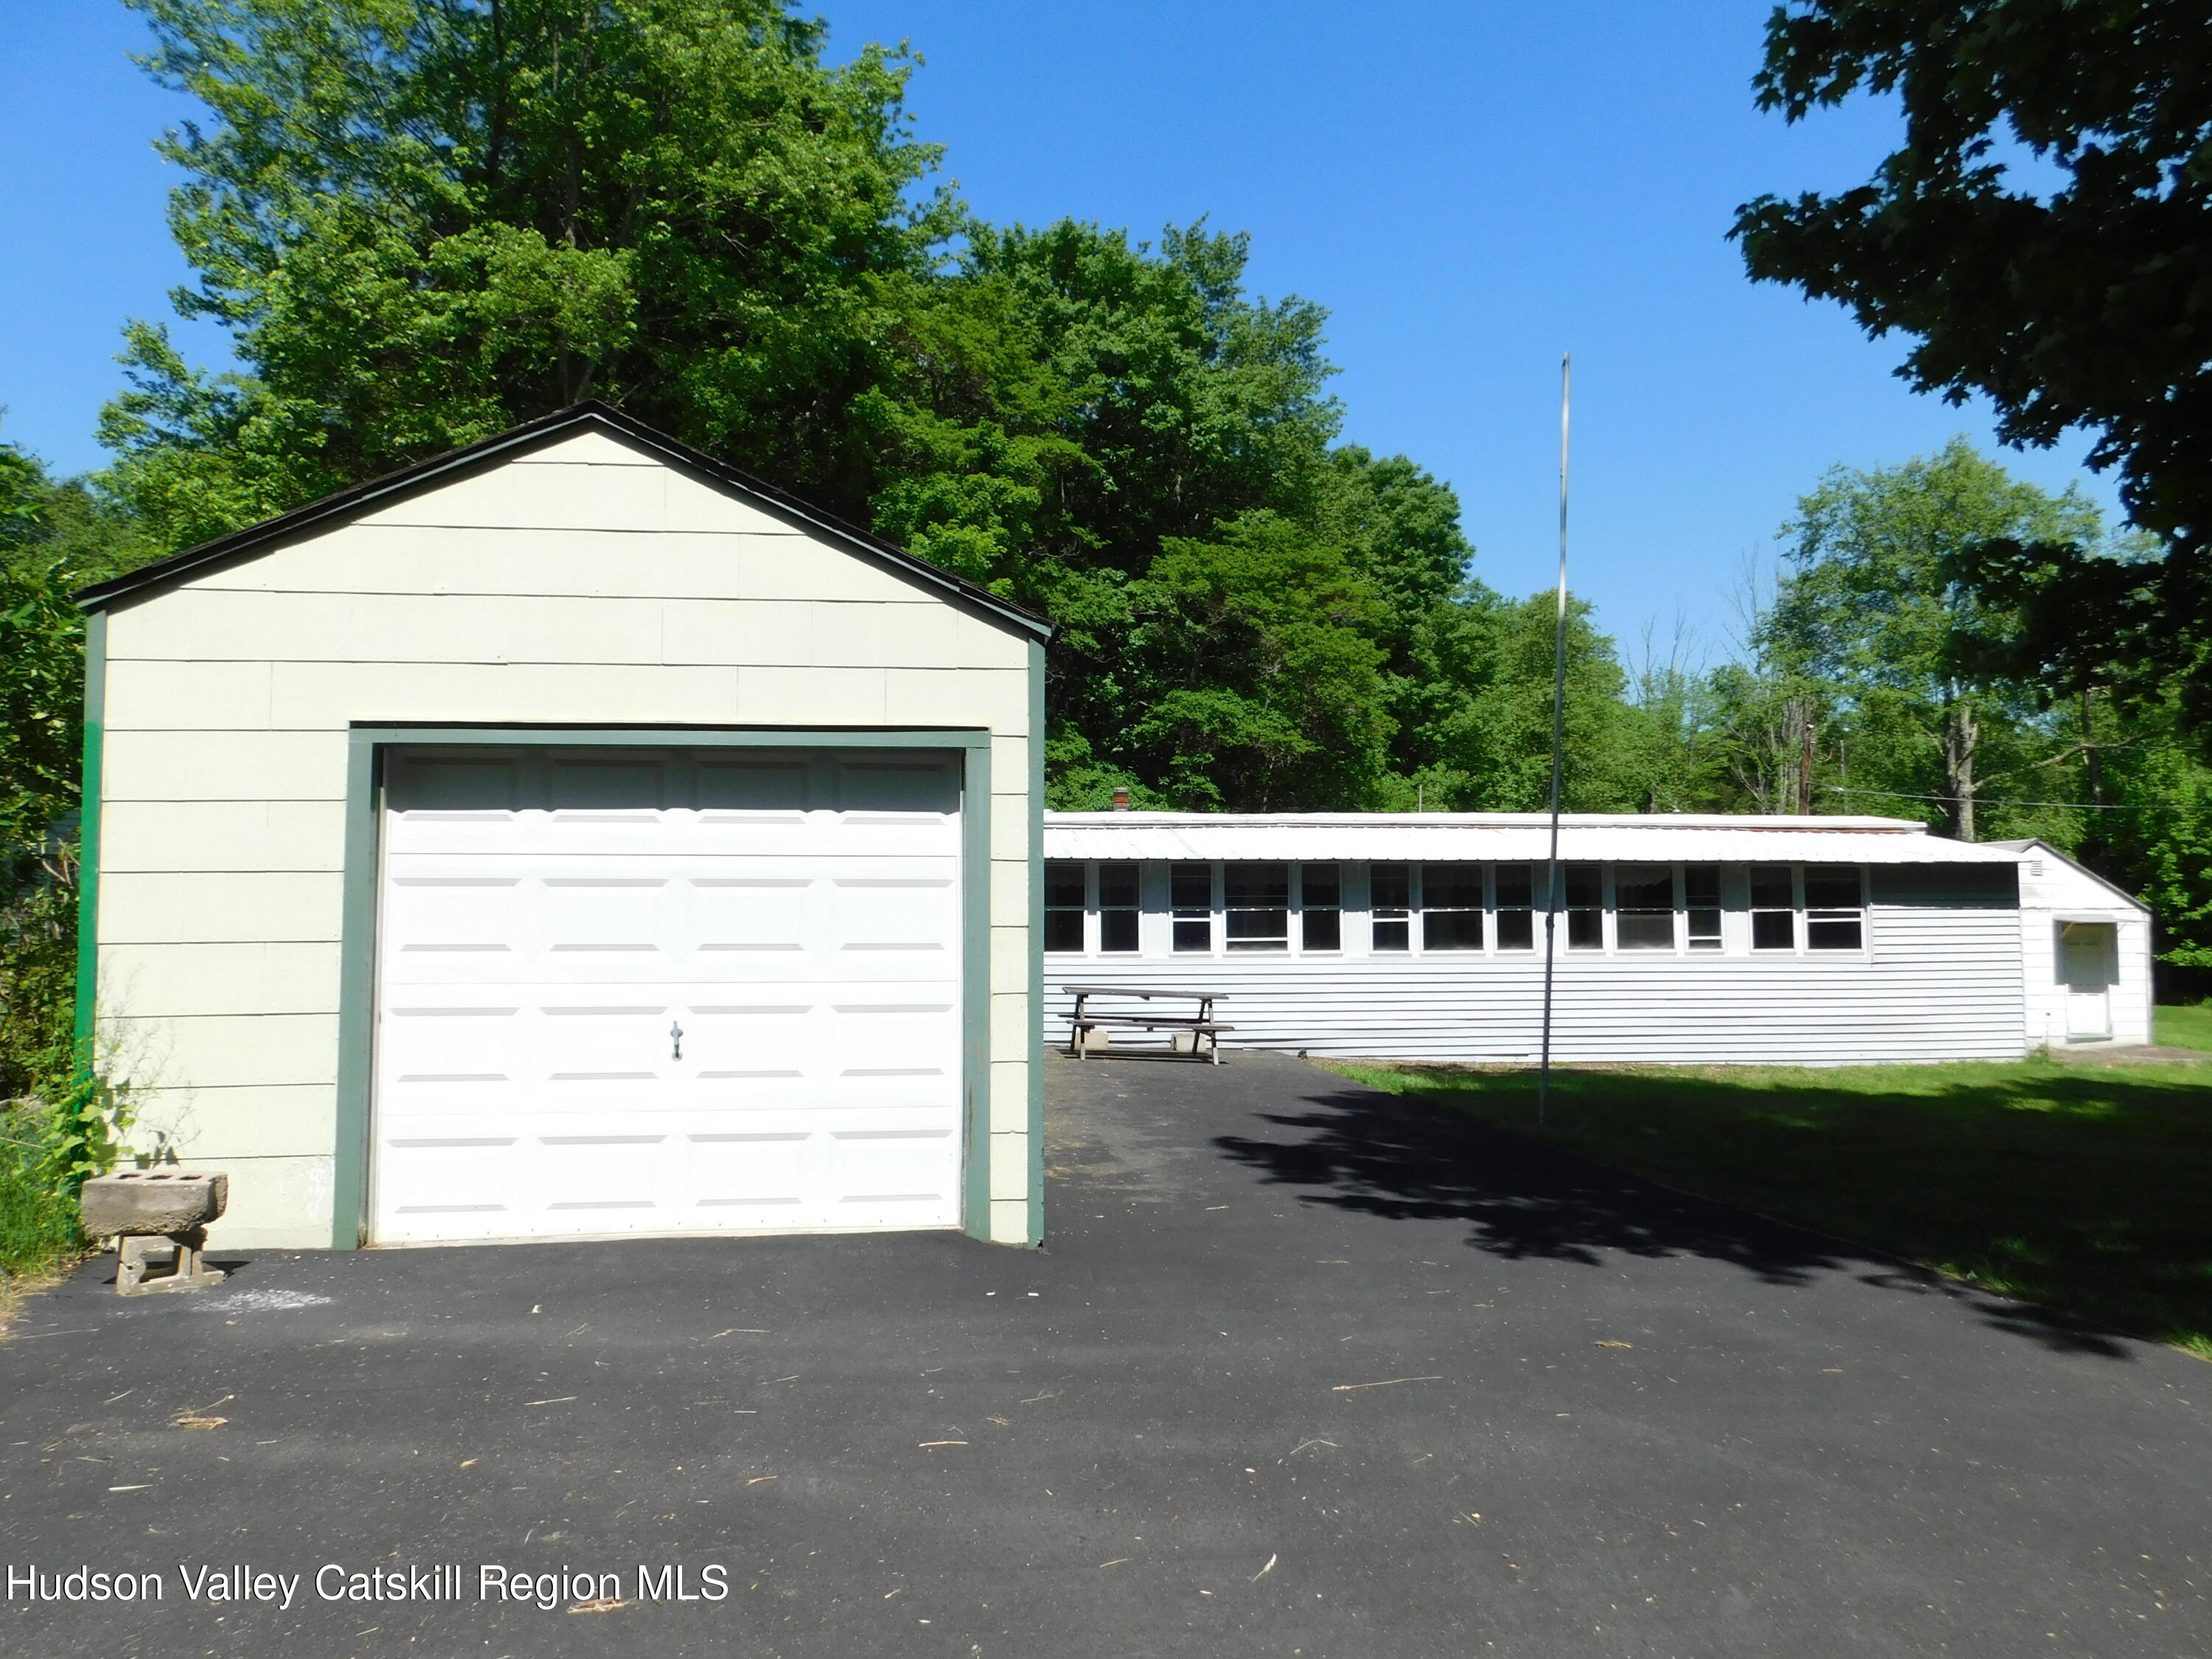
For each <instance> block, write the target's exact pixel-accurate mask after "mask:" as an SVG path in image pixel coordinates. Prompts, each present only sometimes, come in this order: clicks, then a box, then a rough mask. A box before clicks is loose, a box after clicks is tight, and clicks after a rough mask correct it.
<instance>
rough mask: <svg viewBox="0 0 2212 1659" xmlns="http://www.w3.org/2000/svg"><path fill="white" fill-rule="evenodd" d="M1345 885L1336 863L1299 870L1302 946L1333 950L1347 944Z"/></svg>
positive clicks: (1312, 865)
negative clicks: (1344, 908)
mask: <svg viewBox="0 0 2212 1659" xmlns="http://www.w3.org/2000/svg"><path fill="white" fill-rule="evenodd" d="M1343 905H1344V887H1343V883H1342V878H1340V876H1339V875H1338V874H1337V868H1336V866H1334V865H1333V864H1309V865H1307V866H1304V868H1303V869H1301V870H1300V871H1299V872H1298V908H1299V909H1300V911H1301V913H1302V914H1301V916H1300V919H1299V928H1298V945H1299V948H1300V949H1302V950H1307V951H1334V950H1339V949H1340V948H1342V946H1343V944H1344V910H1343Z"/></svg>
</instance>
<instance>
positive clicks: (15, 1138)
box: [0, 1109, 84, 1285]
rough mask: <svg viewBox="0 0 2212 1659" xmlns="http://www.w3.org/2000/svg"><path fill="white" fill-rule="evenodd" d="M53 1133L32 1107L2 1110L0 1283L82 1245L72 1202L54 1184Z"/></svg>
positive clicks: (35, 1271) (49, 1264)
mask: <svg viewBox="0 0 2212 1659" xmlns="http://www.w3.org/2000/svg"><path fill="white" fill-rule="evenodd" d="M52 1133H53V1131H52V1125H51V1124H50V1123H48V1122H46V1121H41V1120H40V1117H39V1116H37V1115H33V1114H32V1113H30V1112H27V1111H23V1110H20V1109H17V1110H7V1111H0V1285H4V1283H5V1281H6V1280H7V1279H9V1278H11V1277H24V1276H36V1275H39V1274H42V1273H48V1272H51V1271H52V1269H53V1268H54V1267H57V1266H58V1265H59V1264H60V1263H62V1262H64V1261H68V1260H69V1259H70V1258H71V1257H72V1256H74V1255H76V1254H77V1252H78V1251H80V1250H81V1249H82V1248H83V1245H84V1238H83V1235H82V1233H81V1232H80V1231H79V1230H78V1225H77V1207H76V1200H74V1199H72V1198H70V1197H69V1196H67V1195H65V1194H63V1193H61V1192H59V1191H58V1190H57V1189H56V1186H55V1182H54V1177H53V1174H52Z"/></svg>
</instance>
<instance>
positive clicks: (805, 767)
mask: <svg viewBox="0 0 2212 1659" xmlns="http://www.w3.org/2000/svg"><path fill="white" fill-rule="evenodd" d="M810 781H811V767H810V765H809V763H807V762H805V761H804V760H770V759H761V760H745V759H739V758H732V759H728V760H719V759H715V760H702V761H701V762H700V763H699V765H698V769H697V772H696V786H695V787H696V795H695V797H694V799H695V802H696V805H697V806H698V808H699V809H700V811H702V812H703V813H705V814H706V815H707V816H708V817H720V818H722V819H724V820H725V821H736V822H741V823H751V824H758V825H780V826H782V827H786V828H790V827H795V826H796V825H798V824H799V823H800V822H801V820H802V818H803V817H804V815H805V811H806V809H807V805H808V799H807V798H808V794H809V784H810Z"/></svg>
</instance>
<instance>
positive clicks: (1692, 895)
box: [1682, 864, 1721, 951]
mask: <svg viewBox="0 0 2212 1659" xmlns="http://www.w3.org/2000/svg"><path fill="white" fill-rule="evenodd" d="M1682 912H1683V918H1684V920H1685V921H1686V922H1687V923H1688V927H1687V933H1688V935H1689V944H1690V948H1691V949H1692V951H1717V950H1719V949H1720V948H1721V867H1720V866H1719V865H1717V864H1686V865H1684V866H1682Z"/></svg>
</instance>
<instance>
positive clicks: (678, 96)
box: [104, 0, 953, 544]
mask: <svg viewBox="0 0 2212 1659" xmlns="http://www.w3.org/2000/svg"><path fill="white" fill-rule="evenodd" d="M131 4H132V5H134V6H135V7H136V9H138V10H140V11H142V12H143V13H144V14H145V15H146V17H147V21H149V24H150V25H151V27H152V28H153V31H154V33H155V40H156V41H157V43H158V46H157V50H156V51H155V53H154V54H153V56H152V57H151V58H150V59H149V67H150V68H151V69H152V70H153V71H154V73H155V76H156V77H157V78H158V79H160V80H161V82H163V83H164V84H166V85H168V86H171V87H173V88H177V89H179V90H180V91H184V92H186V93H189V94H191V95H192V96H193V97H195V98H196V99H197V100H199V101H200V102H201V103H203V104H204V105H205V106H207V108H208V110H209V111H210V113H211V115H212V117H213V121H212V122H211V123H210V125H207V126H205V127H202V126H201V125H197V124H187V125H185V126H184V127H182V128H181V129H180V130H179V131H177V132H175V133H173V134H171V135H170V136H169V137H167V139H166V140H164V142H163V143H162V145H161V149H162V153H163V154H164V155H166V156H167V158H168V159H169V160H170V161H173V162H174V163H176V164H177V165H178V166H179V167H181V168H182V169H183V170H184V172H185V180H186V182H185V184H184V185H181V186H180V187H179V189H178V190H177V191H175V193H174V194H173V197H172V200H171V206H170V222H171V226H172V228H173V231H174V233H175V234H176V238H177V240H178V243H179V246H180V247H181V248H182V250H183V251H184V252H185V257H186V258H188V259H189V260H190V261H191V264H192V266H193V268H194V270H195V272H196V273H197V281H196V283H194V284H193V285H192V286H191V287H190V288H189V289H183V290H180V291H179V295H178V296H177V298H178V303H179V308H180V310H182V312H183V313H185V315H186V316H203V317H212V318H214V319H217V320H218V321H220V322H221V323H222V324H223V325H225V326H226V327H227V328H228V329H229V330H230V331H231V333H232V336H233V339H234V349H235V351H236V353H237V355H238V356H239V358H240V362H242V363H243V364H244V365H245V368H246V372H245V373H244V374H238V375H229V376H221V377H216V378H213V379H210V378H207V377H205V376H203V375H200V374H196V373H194V372H193V371H192V370H191V368H189V367H188V366H187V365H186V364H185V362H183V360H182V359H181V358H180V356H179V355H178V353H177V352H176V351H175V349H173V347H172V346H171V344H170V343H169V342H168V339H167V336H166V334H165V332H164V331H161V329H159V328H157V327H155V326H153V325H145V324H140V325H134V326H133V327H132V329H131V332H130V362H131V367H132V369H133V372H134V376H135V380H136V385H135V386H134V389H133V390H132V391H131V392H128V393H127V394H125V396H124V397H123V398H119V399H118V401H117V402H116V404H114V405H113V406H112V408H111V409H110V410H109V412H108V415H107V417H106V422H105V426H104V435H105V436H106V440H107V441H108V442H109V443H110V444H111V445H112V447H115V448H116V449H117V450H118V453H119V459H118V465H117V468H116V473H115V483H116V487H117V488H118V489H119V490H120V491H121V492H122V493H123V495H125V497H126V498H127V499H129V500H131V501H132V502H133V503H135V504H136V505H137V507H139V508H140V509H141V510H142V511H143V513H145V514H146V516H147V518H148V519H149V522H150V523H151V525H152V526H153V527H154V529H155V533H156V534H157V535H158V536H159V537H160V538H161V539H162V540H164V541H166V542H167V543H169V544H182V543H185V542H189V541H192V540H195V539H198V538H202V537H205V536H209V535H212V534H215V533H218V532H222V531H224V530H227V529H230V528H233V527H235V526H238V525H240V524H241V523H246V522H250V521H252V520H257V519H259V518H262V517H265V516H267V515H269V514H270V513H275V512H278V511H282V510H283V509H284V508H287V507H291V506H294V505H296V504H298V503H299V502H300V501H303V500H307V499H309V498H312V497H313V496H314V495H319V494H322V493H324V492H325V491H326V490H329V489H333V488H336V487H338V486H340V485H343V484H345V483H351V482H354V481H356V480H357V479H360V478H363V477H372V476H374V475H376V474H378V473H380V472H384V471H389V470H391V469H392V468H394V467H396V466H399V465H405V464H407V463H409V462H411V461H414V460H416V459H422V458H423V457H425V456H428V455H430V454H435V453H439V452H441V451H443V450H446V449H448V448H451V447H454V446H456V445H459V444H463V443H467V442H469V441H473V440H475V439H477V438H480V437H483V436H484V435H488V434H490V433H493V432H496V431H499V430H501V429H502V428H506V427H507V426H510V425H513V424H514V423H515V422H518V421H520V420H525V419H528V418H529V417H531V416H535V415H538V414H542V413H544V412H545V411H547V410H551V409H556V408H559V407H562V406H564V405H566V404H569V403H573V402H574V401H575V400H576V399H578V398H582V397H586V396H590V395H597V396H599V397H603V398H610V399H611V400H613V401H617V402H620V403H622V404H624V405H625V406H626V407H628V408H629V409H630V410H633V411H634V412H635V413H636V414H638V415H639V416H641V417H642V418H644V419H646V420H648V421H651V422H653V423H654V424H656V425H658V426H660V427H662V428H665V429H667V430H669V431H671V432H673V433H675V434H677V435H678V436H680V437H683V438H685V439H687V440H689V441H692V442H694V443H696V444H698V445H699V446H700V447H703V448H706V449H708V450H711V451H714V452H715V453H719V454H722V455H725V456H727V457H729V458H730V459H732V460H735V461H737V462H738V463H739V464H741V465H746V466H749V467H751V468H752V469H754V470H755V471H759V472H761V473H763V474H764V475H766V476H769V477H775V478H776V479H777V480H778V481H779V482H781V483H785V484H787V486H789V487H790V488H793V489H798V490H800V491H803V492H805V494H807V495H809V496H810V497H811V498H813V499H815V500H817V501H820V502H821V503H822V504H823V505H825V506H827V507H829V508H831V509H832V510H833V511H839V512H843V513H847V514H848V515H850V516H854V517H864V516H865V514H866V503H867V501H868V497H869V495H870V494H871V492H872V487H873V485H874V483H875V479H874V476H873V471H872V457H871V453H870V451H869V448H868V447H867V445H866V443H865V442H864V441H863V439H862V435H861V434H860V432H859V431H858V430H856V429H855V428H854V425H853V423H852V422H851V421H850V420H849V418H848V410H849V405H850V404H851V402H852V400H853V399H854V398H855V397H856V396H858V395H859V394H860V393H861V392H866V391H867V390H869V389H871V388H872V387H874V386H878V384H879V383H880V382H881V381H882V380H884V376H885V365H884V355H885V352H886V350H887V349H888V343H890V342H891V341H892V340H894V339H896V337H898V336H899V334H900V333H901V327H900V317H901V300H902V295H904V294H905V292H906V291H907V289H908V285H909V284H910V283H911V282H912V281H913V279H915V278H917V277H919V276H923V275H925V274H926V273H927V271H928V270H929V269H930V268H931V265H932V263H933V258H935V253H936V250H937V249H938V248H939V246H940V244H941V243H942V241H943V240H944V238H945V236H946V235H947V234H948V233H949V232H950V230H951V228H952V225H953V217H952V215H951V209H950V207H949V204H946V203H945V201H944V200H943V199H942V198H940V197H924V198H922V201H921V205H920V206H919V207H916V208H909V207H908V205H907V204H906V203H907V198H908V192H909V191H912V190H913V189H915V187H916V186H918V185H920V184H921V182H922V181H923V180H924V179H926V178H927V174H928V173H929V172H930V171H931V169H932V168H933V167H934V165H935V163H936V161H937V154H938V153H937V151H936V149H934V148H933V146H929V145H926V144H921V143H915V142H914V141H913V140H912V138H911V137H909V136H908V132H907V124H906V120H905V117H904V115H903V112H902V95H903V91H904V87H905V83H906V77H907V75H908V64H907V63H906V62H905V61H903V60H902V58H900V57H899V56H898V55H897V54H896V53H889V52H883V51H881V50H878V49H876V48H873V47H871V48H869V49H868V50H866V51H865V52H862V53H861V54H860V57H859V58H857V59H855V60H854V62H853V63H851V64H847V65H845V66H843V67H830V66H828V65H825V64H823V62H822V60H821V52H822V46H823V40H824V35H825V33H826V29H825V26H824V25H823V24H822V23H821V22H819V21H802V20H800V19H799V18H798V17H795V16H794V15H792V14H791V13H790V12H789V10H788V9H787V8H786V7H785V6H784V5H783V4H781V3H779V0H131Z"/></svg>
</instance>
